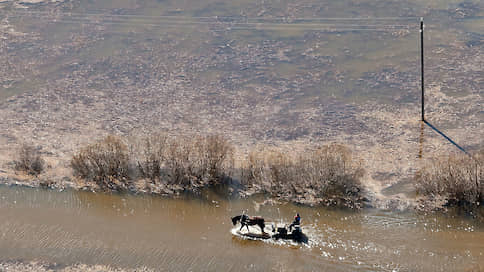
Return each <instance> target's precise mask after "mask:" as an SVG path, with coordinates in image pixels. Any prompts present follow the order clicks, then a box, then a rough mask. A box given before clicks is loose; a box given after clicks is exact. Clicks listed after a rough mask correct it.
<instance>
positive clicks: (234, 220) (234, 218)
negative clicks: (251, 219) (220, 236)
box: [231, 215, 241, 226]
mask: <svg viewBox="0 0 484 272" xmlns="http://www.w3.org/2000/svg"><path fill="white" fill-rule="evenodd" d="M240 217H241V216H240V215H237V216H234V217H232V218H231V219H232V224H234V226H235V225H236V224H237V222H238V221H239V220H240Z"/></svg>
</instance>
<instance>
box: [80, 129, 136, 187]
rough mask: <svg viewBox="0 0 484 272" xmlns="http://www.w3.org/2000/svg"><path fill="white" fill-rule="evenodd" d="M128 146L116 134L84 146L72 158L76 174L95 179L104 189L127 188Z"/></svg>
mask: <svg viewBox="0 0 484 272" xmlns="http://www.w3.org/2000/svg"><path fill="white" fill-rule="evenodd" d="M127 151H128V148H127V146H126V144H125V143H123V141H122V140H121V139H120V138H118V137H114V136H108V137H106V138H105V139H104V140H102V141H100V142H97V143H95V144H91V145H88V146H86V147H84V148H82V149H81V150H80V151H79V153H77V154H75V155H74V156H73V157H72V160H71V167H72V169H73V171H74V175H77V176H79V177H81V178H83V179H86V180H92V181H95V182H96V183H97V184H98V185H99V187H101V188H103V189H112V190H117V189H126V188H127V186H126V185H127V184H126V181H127V180H128V178H129V175H128V172H129V158H128V152H127Z"/></svg>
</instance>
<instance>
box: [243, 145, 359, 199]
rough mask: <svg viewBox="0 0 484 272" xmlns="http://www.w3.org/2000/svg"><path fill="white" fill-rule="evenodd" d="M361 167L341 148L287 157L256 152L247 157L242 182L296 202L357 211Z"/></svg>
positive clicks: (269, 151) (275, 152)
mask: <svg viewBox="0 0 484 272" xmlns="http://www.w3.org/2000/svg"><path fill="white" fill-rule="evenodd" d="M362 176H363V169H362V167H361V163H360V161H358V160H355V159H354V158H353V157H352V155H351V152H350V150H349V149H348V148H347V147H345V146H342V145H337V144H333V145H329V146H323V147H318V148H316V149H313V150H306V151H305V152H300V153H297V154H295V153H293V154H291V153H288V152H287V151H285V150H282V149H263V148H261V149H259V150H255V151H252V152H250V153H249V155H248V159H247V163H246V165H245V167H244V175H243V181H244V182H245V183H246V184H247V185H248V186H254V187H256V188H258V190H260V191H262V192H269V193H271V194H275V195H277V196H279V197H282V198H284V199H291V200H293V201H294V200H296V202H301V203H304V202H311V203H314V202H316V203H318V204H325V205H337V206H349V207H356V206H358V205H359V204H361V203H359V202H360V199H359V192H360V191H361V184H360V178H361V177H362Z"/></svg>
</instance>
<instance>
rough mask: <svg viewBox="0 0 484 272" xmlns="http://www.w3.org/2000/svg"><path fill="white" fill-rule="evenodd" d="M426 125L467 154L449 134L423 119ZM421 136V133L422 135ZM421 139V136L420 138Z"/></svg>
mask: <svg viewBox="0 0 484 272" xmlns="http://www.w3.org/2000/svg"><path fill="white" fill-rule="evenodd" d="M423 122H424V123H425V124H426V125H427V126H429V127H430V128H431V129H432V130H433V131H435V132H437V133H438V134H440V136H442V137H444V138H445V139H446V140H447V141H449V142H450V143H451V144H453V145H454V146H455V147H457V148H458V149H459V150H460V151H462V152H464V153H465V154H467V155H469V156H470V154H469V153H467V151H466V150H465V149H464V148H463V147H462V146H460V145H458V144H457V143H456V142H454V140H452V139H451V138H450V137H449V136H447V135H445V134H444V133H443V132H442V131H440V130H438V129H437V128H436V127H434V126H433V125H432V124H431V123H429V122H428V121H427V120H424V121H423ZM422 136H423V135H422ZM421 139H423V137H422V138H421Z"/></svg>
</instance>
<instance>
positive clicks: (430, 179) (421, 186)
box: [416, 150, 484, 206]
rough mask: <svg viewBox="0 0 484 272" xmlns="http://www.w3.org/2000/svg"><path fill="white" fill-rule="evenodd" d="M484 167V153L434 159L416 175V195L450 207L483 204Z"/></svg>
mask: <svg viewBox="0 0 484 272" xmlns="http://www.w3.org/2000/svg"><path fill="white" fill-rule="evenodd" d="M483 166H484V150H481V151H480V152H477V153H475V154H473V155H470V156H469V155H466V154H459V155H448V156H442V157H440V158H436V159H433V160H431V161H430V162H429V163H427V165H425V166H424V167H423V168H422V169H421V170H420V171H418V172H417V175H416V185H417V193H418V194H420V195H423V196H425V197H428V198H436V197H443V198H445V199H446V202H447V203H448V204H450V205H459V206H462V205H468V204H471V205H480V204H484V171H483Z"/></svg>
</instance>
